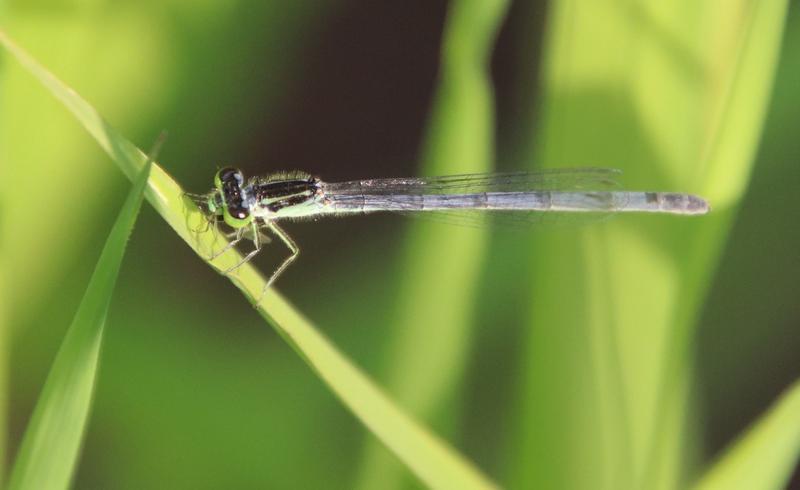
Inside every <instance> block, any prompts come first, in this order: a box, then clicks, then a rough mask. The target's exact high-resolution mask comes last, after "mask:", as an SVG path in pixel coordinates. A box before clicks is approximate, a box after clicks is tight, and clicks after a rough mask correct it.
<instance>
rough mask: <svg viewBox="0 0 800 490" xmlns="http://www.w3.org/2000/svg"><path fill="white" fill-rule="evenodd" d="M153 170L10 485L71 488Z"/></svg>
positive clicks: (110, 249) (139, 181)
mask: <svg viewBox="0 0 800 490" xmlns="http://www.w3.org/2000/svg"><path fill="white" fill-rule="evenodd" d="M149 174H150V166H149V165H148V166H146V167H145V168H143V169H142V170H141V171H140V172H139V176H138V177H137V178H136V181H135V182H134V185H133V188H132V189H131V192H130V194H129V195H128V198H127V199H126V201H125V204H124V205H123V207H122V210H121V211H120V213H119V216H118V217H117V221H116V222H115V223H114V227H113V228H112V229H111V233H110V234H109V236H108V240H107V241H106V244H105V246H104V247H103V252H102V254H101V255H100V260H98V262H97V266H96V268H95V271H94V273H93V274H92V278H91V280H90V281H89V286H88V287H87V288H86V293H85V294H84V296H83V300H82V301H81V304H80V306H79V307H78V311H77V313H75V317H74V319H73V321H72V325H70V327H69V329H68V330H67V334H66V336H65V337H64V342H63V343H62V344H61V348H60V349H59V351H58V354H57V355H56V358H55V361H53V366H52V367H51V369H50V374H49V375H48V376H47V381H46V382H45V385H44V388H43V389H42V394H41V396H40V397H39V401H38V402H37V404H36V408H35V409H34V412H33V416H32V417H31V421H30V423H29V424H28V427H27V429H26V431H25V436H24V438H23V440H22V445H21V447H20V450H19V454H18V456H17V460H16V463H15V464H14V468H13V470H12V472H11V479H10V482H9V486H8V488H9V489H12V490H27V489H30V490H41V489H65V488H68V487H69V484H70V481H71V479H72V476H73V474H74V473H75V468H76V467H77V464H78V456H79V453H80V448H81V444H82V441H83V436H84V433H85V428H86V422H87V420H88V419H89V411H90V409H91V404H92V394H93V393H94V386H95V382H96V379H97V365H98V360H99V357H100V345H101V343H102V339H103V330H104V327H105V321H106V314H107V312H108V306H109V304H110V303H111V295H112V293H113V291H114V285H115V284H116V282H117V276H118V274H119V269H120V264H121V263H122V257H123V255H124V253H125V245H126V244H127V242H128V237H129V236H130V233H131V230H133V224H134V223H135V222H136V216H137V215H138V213H139V208H140V207H141V204H142V198H143V196H144V189H145V186H146V184H147V179H148V177H149Z"/></svg>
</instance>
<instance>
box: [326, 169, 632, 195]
mask: <svg viewBox="0 0 800 490" xmlns="http://www.w3.org/2000/svg"><path fill="white" fill-rule="evenodd" d="M621 173H622V172H621V171H620V170H617V169H611V168H594V167H586V168H568V169H552V170H540V171H535V172H512V173H477V174H459V175H446V176H440V177H408V178H389V179H370V180H354V181H350V182H338V183H331V184H326V189H327V190H329V191H331V192H333V193H336V194H350V195H356V194H361V193H369V194H370V195H379V194H390V195H391V194H398V193H405V194H415V195H423V194H461V193H480V192H524V191H545V190H604V189H612V188H617V187H618V183H617V181H616V178H617V177H619V175H620V174H621Z"/></svg>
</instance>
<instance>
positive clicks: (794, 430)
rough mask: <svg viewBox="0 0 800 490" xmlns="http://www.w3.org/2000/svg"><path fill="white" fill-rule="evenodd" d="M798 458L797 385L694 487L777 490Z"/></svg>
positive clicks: (799, 413) (799, 398)
mask: <svg viewBox="0 0 800 490" xmlns="http://www.w3.org/2000/svg"><path fill="white" fill-rule="evenodd" d="M798 455H800V381H798V382H795V383H794V385H793V386H792V387H791V388H789V389H788V390H787V391H786V393H784V394H783V396H781V398H780V399H779V400H778V401H777V402H776V403H775V404H774V405H773V406H772V408H770V410H769V412H767V413H766V414H764V415H763V416H762V417H761V418H760V419H759V420H758V421H757V422H756V423H755V424H754V425H753V426H752V427H751V428H750V429H748V430H747V431H746V433H745V434H744V435H743V436H742V438H741V439H740V440H739V441H737V442H736V443H735V444H733V445H732V446H731V447H730V448H728V449H727V450H726V451H725V454H724V455H723V456H722V457H721V458H720V459H719V461H717V463H716V464H715V465H714V466H713V467H712V468H711V469H710V470H709V471H708V472H707V473H706V474H705V475H704V476H703V478H702V479H701V480H700V481H699V482H698V483H697V485H696V487H695V488H697V489H698V490H715V489H726V490H729V489H737V488H742V489H748V490H750V489H753V490H758V489H764V490H767V489H776V490H777V489H780V488H786V487H785V486H786V484H787V482H788V480H789V478H790V477H791V475H792V470H793V469H794V467H795V464H796V463H797V459H798Z"/></svg>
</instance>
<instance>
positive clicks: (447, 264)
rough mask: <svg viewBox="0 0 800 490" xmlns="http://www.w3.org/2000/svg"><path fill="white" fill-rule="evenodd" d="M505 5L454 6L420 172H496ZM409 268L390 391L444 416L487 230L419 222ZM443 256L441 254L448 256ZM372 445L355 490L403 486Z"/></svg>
mask: <svg viewBox="0 0 800 490" xmlns="http://www.w3.org/2000/svg"><path fill="white" fill-rule="evenodd" d="M507 7H508V2H506V1H504V0H503V1H478V2H476V1H473V0H460V1H456V2H452V3H451V5H450V8H449V11H448V18H447V22H446V25H445V29H444V35H443V40H442V44H443V45H442V61H441V68H440V72H439V81H438V83H439V85H438V88H437V93H436V97H435V100H434V106H433V108H432V111H431V117H430V121H429V127H428V134H427V138H426V145H425V148H424V149H423V155H422V160H423V162H422V163H423V173H424V174H427V175H446V174H458V173H465V172H486V171H489V170H491V169H492V166H493V163H494V131H495V129H494V100H493V97H494V95H493V91H492V87H491V81H490V80H489V73H488V64H489V56H490V54H491V52H492V47H493V46H494V40H495V36H496V34H497V32H498V30H499V28H500V25H501V24H502V21H503V19H504V18H505V11H506V9H507ZM413 225H414V226H413V227H412V229H411V230H410V234H409V235H410V240H409V243H408V247H407V249H406V251H405V256H404V257H403V261H404V262H405V265H404V266H403V277H402V278H401V279H400V284H401V287H400V291H399V293H398V295H397V302H396V311H397V314H396V315H395V318H396V319H395V321H394V322H393V323H392V325H390V326H389V328H388V329H387V332H389V335H388V336H389V340H388V352H387V354H386V356H385V359H386V363H387V366H386V367H387V376H386V378H387V388H388V389H389V390H390V392H391V393H392V394H393V395H395V396H396V397H397V399H398V401H399V402H400V403H402V405H403V406H404V407H406V408H407V409H408V410H410V411H411V413H413V414H415V415H416V416H417V417H423V418H425V419H432V418H435V417H436V416H437V415H438V414H441V413H443V412H444V411H446V410H447V408H448V407H447V404H448V403H449V402H451V401H452V399H453V396H454V395H455V394H456V391H455V390H457V389H458V387H459V386H461V377H462V375H463V372H464V369H465V364H466V360H467V357H468V351H469V349H470V346H471V341H470V339H471V336H472V335H471V329H472V325H471V318H472V314H473V311H472V310H473V307H474V305H475V296H476V294H477V290H476V286H477V284H478V282H479V281H478V275H479V273H480V270H481V265H482V263H483V260H482V259H483V256H484V252H485V250H486V244H487V243H486V242H487V240H486V238H487V235H486V230H482V229H478V228H470V227H453V226H444V227H443V226H441V225H438V226H437V225H436V224H435V223H426V222H415V223H413ZM445 250H446V251H447V253H445V254H443V253H442V251H445ZM400 469H401V468H400V466H399V465H398V464H397V461H396V460H395V459H394V458H392V457H391V455H389V454H387V453H386V451H384V450H383V448H381V447H379V446H378V445H376V444H373V443H372V441H368V444H367V446H366V448H365V453H364V458H363V461H362V464H361V472H360V474H359V476H358V482H357V487H358V488H364V489H369V488H377V487H380V488H387V489H388V488H393V486H398V487H399V486H401V483H402V476H403V473H402V472H401V471H400Z"/></svg>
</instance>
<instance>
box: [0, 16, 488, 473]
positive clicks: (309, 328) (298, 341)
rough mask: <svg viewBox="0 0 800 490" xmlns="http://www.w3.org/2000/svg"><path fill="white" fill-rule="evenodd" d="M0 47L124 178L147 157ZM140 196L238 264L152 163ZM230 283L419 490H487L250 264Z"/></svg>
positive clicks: (205, 252)
mask: <svg viewBox="0 0 800 490" xmlns="http://www.w3.org/2000/svg"><path fill="white" fill-rule="evenodd" d="M0 44H3V45H4V46H5V47H6V49H8V50H9V51H10V52H11V53H13V54H14V56H15V57H16V58H17V60H18V61H19V62H20V63H21V64H22V65H23V66H25V68H26V69H28V71H30V72H31V73H32V74H33V75H34V76H35V77H36V79H37V80H39V81H40V82H41V83H42V84H43V85H44V86H45V87H46V88H47V89H48V90H49V91H50V92H51V93H52V94H53V95H54V96H55V97H56V98H57V99H58V100H60V101H61V102H62V103H63V104H64V105H65V106H66V107H67V108H68V109H69V110H70V111H71V112H72V113H73V114H74V115H75V117H76V118H77V119H78V121H80V122H81V124H83V126H84V127H85V128H86V130H87V131H88V132H89V133H90V134H91V135H92V136H93V137H94V138H95V140H97V142H98V143H99V144H100V146H101V147H102V148H103V149H104V150H106V152H108V153H109V154H110V155H111V156H112V157H113V158H114V161H115V162H116V163H117V164H118V165H119V167H120V168H121V169H122V171H123V172H124V173H125V174H126V175H127V176H128V177H129V178H130V177H131V176H132V175H134V174H135V172H136V171H137V169H139V168H141V166H142V165H143V162H144V161H145V159H146V157H145V156H144V154H143V153H142V152H141V151H140V150H139V149H138V148H137V147H136V146H135V145H133V143H131V142H129V141H128V140H127V139H125V138H124V137H123V136H122V135H120V134H119V133H118V132H117V131H116V130H115V129H114V128H112V127H111V126H110V125H109V124H108V123H107V122H106V121H105V120H103V118H102V117H101V116H100V114H99V113H98V112H97V111H96V110H95V109H94V108H93V107H92V106H91V105H90V104H89V103H88V102H86V101H85V100H83V99H82V98H81V97H80V96H79V95H78V94H77V93H75V92H74V91H73V90H72V89H70V88H69V87H67V86H66V85H64V83H62V82H61V81H60V80H58V79H57V78H55V76H53V75H52V74H51V73H50V72H48V71H47V70H46V69H45V68H44V67H42V66H41V65H39V64H38V63H37V62H36V61H35V60H34V59H33V58H32V57H31V56H30V55H28V54H27V53H25V52H24V51H23V50H22V49H21V48H19V47H18V46H16V45H15V44H14V43H13V42H12V41H11V40H10V39H9V38H8V37H7V36H6V35H5V34H4V33H3V32H2V31H0ZM145 198H146V199H147V200H148V201H149V202H150V204H152V205H153V207H154V208H155V209H156V211H157V212H158V213H159V214H160V215H161V216H162V217H163V218H164V220H165V221H166V222H167V223H168V224H169V225H170V226H171V227H172V228H173V229H174V230H175V232H176V233H177V234H178V235H179V236H180V237H181V238H182V239H183V240H184V241H185V242H186V243H187V244H188V245H189V246H190V247H191V248H192V249H193V250H194V251H195V252H196V253H197V254H198V255H200V257H201V258H203V259H204V260H206V262H207V263H208V264H209V265H210V266H211V267H213V268H214V269H216V270H217V271H223V270H226V269H228V268H230V267H232V266H233V265H236V264H237V263H239V262H240V260H241V255H240V254H239V253H238V252H236V251H235V250H233V249H231V250H230V251H229V252H226V253H224V254H222V255H220V256H219V257H217V258H216V259H215V260H214V262H213V263H212V262H209V261H208V260H207V259H206V258H207V257H208V256H209V251H210V250H211V249H212V248H214V249H218V247H219V246H220V243H215V242H218V241H219V234H214V233H198V232H197V231H196V230H199V229H202V228H203V227H204V226H205V225H206V217H205V216H204V215H203V213H202V212H200V210H199V209H198V208H197V206H196V205H195V203H194V202H192V200H191V199H190V198H188V197H187V196H186V195H185V193H184V191H183V189H182V188H181V187H180V186H179V185H178V183H177V182H175V181H174V180H173V179H172V177H170V176H169V175H168V174H167V173H166V172H164V170H163V169H162V168H161V167H159V166H158V165H157V164H155V163H154V164H153V168H152V172H151V175H150V180H149V182H148V187H147V189H146V190H145ZM237 271H238V274H237V276H236V277H231V280H232V281H233V282H234V284H235V285H236V286H237V287H238V288H239V289H240V290H241V291H242V292H243V293H244V294H245V296H247V298H249V299H250V301H252V302H254V303H255V307H256V308H257V309H258V311H259V313H260V314H261V315H262V316H263V317H264V318H265V319H266V320H267V321H268V322H269V323H270V324H271V325H272V326H273V327H274V328H275V330H276V331H277V332H278V333H279V334H281V335H282V336H283V337H284V339H286V341H287V342H289V344H290V345H291V346H292V347H293V348H294V349H295V350H296V351H297V352H298V354H300V356H301V357H302V358H303V359H304V360H305V361H306V362H307V363H308V365H309V366H310V367H311V368H312V369H313V370H314V371H315V372H316V373H317V374H318V375H319V376H320V378H321V379H322V380H324V381H325V383H326V384H327V385H328V387H329V388H330V389H331V390H332V391H333V392H334V393H335V394H336V395H337V396H338V397H339V398H340V399H341V401H342V402H343V403H344V404H345V405H346V406H347V407H348V408H349V409H350V410H351V411H352V412H353V414H354V415H355V416H356V417H358V418H359V420H361V422H363V423H364V425H366V426H367V427H368V428H369V430H370V431H372V432H373V434H375V436H376V437H378V439H380V440H381V441H382V442H383V443H384V444H385V445H386V446H387V447H388V448H389V449H390V450H391V451H393V452H394V453H395V454H396V455H397V456H398V458H400V460H402V461H403V463H404V464H406V465H407V466H408V467H409V468H410V469H411V471H412V472H413V473H414V474H416V475H417V476H418V477H419V478H420V479H421V480H422V481H423V482H424V483H425V484H426V485H428V486H430V487H432V488H493V487H494V486H495V485H494V483H493V482H491V481H490V480H489V479H488V478H487V477H485V476H484V475H483V474H481V472H480V471H479V470H477V469H476V468H474V467H473V466H472V465H471V464H470V463H469V462H468V461H466V460H465V459H464V458H463V457H462V456H461V455H460V454H458V453H457V452H455V451H454V450H453V449H452V448H450V447H449V446H448V445H447V443H446V442H444V441H442V440H441V439H439V438H438V437H436V436H435V435H433V434H432V433H430V432H429V431H428V430H427V429H426V428H424V427H423V426H421V425H420V424H418V423H417V422H416V421H414V420H413V419H411V418H410V417H408V416H407V415H406V414H405V413H403V412H402V411H401V410H400V409H399V408H398V407H397V406H396V405H394V403H393V402H392V401H391V400H390V399H389V398H388V397H387V396H386V395H384V394H383V392H382V391H381V390H380V389H379V388H378V387H377V386H376V385H375V384H374V383H373V382H372V381H371V380H370V379H369V378H368V377H367V376H366V375H365V374H364V373H362V372H361V371H360V370H359V369H358V368H357V367H355V366H354V365H353V364H352V363H351V362H350V361H349V360H348V359H347V358H346V357H345V356H344V355H343V354H342V353H340V352H339V351H338V350H337V349H336V348H335V347H334V346H333V345H332V344H331V343H330V342H329V341H328V339H327V338H326V337H325V336H324V335H322V334H321V333H320V332H319V331H318V330H317V329H316V328H314V326H313V325H312V324H311V323H310V322H309V321H308V320H307V319H306V318H304V317H303V316H302V315H301V314H300V313H299V312H297V311H296V310H295V309H294V307H293V306H292V305H291V304H290V303H289V302H288V301H286V300H285V299H284V298H283V297H282V296H281V295H280V294H278V293H277V292H276V291H275V290H274V289H271V290H270V291H268V292H267V294H266V295H264V296H263V298H261V299H260V300H258V301H256V298H260V297H261V295H262V294H261V293H262V291H263V288H264V286H265V280H264V277H263V276H261V274H260V273H259V272H258V271H257V270H256V269H255V268H254V267H253V266H251V265H250V264H244V265H243V266H241V267H239V268H238V269H237Z"/></svg>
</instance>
